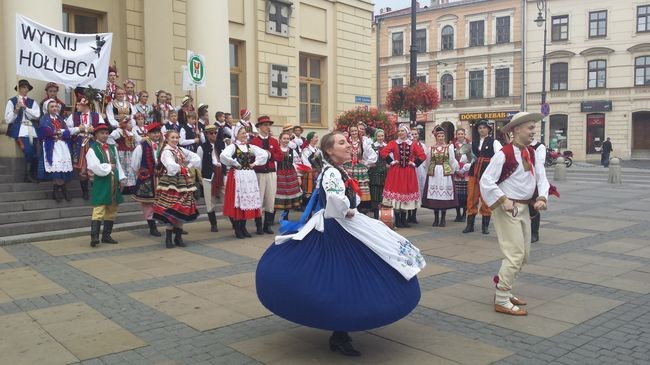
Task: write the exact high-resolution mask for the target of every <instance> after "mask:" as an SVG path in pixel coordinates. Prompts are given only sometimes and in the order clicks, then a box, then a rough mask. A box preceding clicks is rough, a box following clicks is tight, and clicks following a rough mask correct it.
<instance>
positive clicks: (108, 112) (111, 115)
mask: <svg viewBox="0 0 650 365" xmlns="http://www.w3.org/2000/svg"><path fill="white" fill-rule="evenodd" d="M106 119H108V123H110V125H112V126H113V127H114V128H117V126H118V123H117V120H115V114H114V112H113V104H108V105H106Z"/></svg>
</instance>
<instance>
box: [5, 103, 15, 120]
mask: <svg viewBox="0 0 650 365" xmlns="http://www.w3.org/2000/svg"><path fill="white" fill-rule="evenodd" d="M17 116H18V114H16V113H14V104H13V103H12V102H11V100H8V101H7V106H6V107H5V120H6V121H7V123H13V122H14V121H16V117H17Z"/></svg>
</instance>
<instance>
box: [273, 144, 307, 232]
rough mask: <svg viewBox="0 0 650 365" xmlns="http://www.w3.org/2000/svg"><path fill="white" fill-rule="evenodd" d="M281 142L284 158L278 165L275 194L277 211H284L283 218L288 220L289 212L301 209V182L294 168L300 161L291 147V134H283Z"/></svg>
mask: <svg viewBox="0 0 650 365" xmlns="http://www.w3.org/2000/svg"><path fill="white" fill-rule="evenodd" d="M279 140H280V150H281V151H282V156H283V158H282V161H279V162H278V163H277V176H278V182H277V184H278V185H277V186H278V189H277V191H276V193H275V209H282V210H284V215H283V218H284V219H286V218H287V216H288V215H289V210H291V209H294V208H300V202H301V200H302V191H301V190H300V184H301V181H300V178H299V177H298V174H297V172H296V168H295V166H294V161H300V160H299V158H298V153H297V152H296V150H294V149H292V148H290V147H289V142H290V141H291V134H290V133H289V132H282V133H281V134H280V138H279Z"/></svg>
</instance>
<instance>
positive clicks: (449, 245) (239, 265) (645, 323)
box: [0, 169, 650, 365]
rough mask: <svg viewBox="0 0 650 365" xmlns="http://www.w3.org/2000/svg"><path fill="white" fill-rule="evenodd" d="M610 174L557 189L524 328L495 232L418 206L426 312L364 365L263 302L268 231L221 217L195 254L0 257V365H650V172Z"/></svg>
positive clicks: (530, 274) (363, 345) (195, 243)
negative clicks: (507, 292) (501, 291)
mask: <svg viewBox="0 0 650 365" xmlns="http://www.w3.org/2000/svg"><path fill="white" fill-rule="evenodd" d="M603 170H605V169H603ZM550 175H551V176H552V174H550ZM598 176H600V175H598ZM602 176H603V180H602V181H603V182H602V183H601V182H598V181H594V180H597V179H598V178H593V176H592V177H591V180H589V181H581V180H570V181H568V182H563V183H557V185H558V188H559V189H560V191H561V193H562V198H561V199H555V198H553V199H552V200H551V202H550V207H551V210H550V211H548V212H545V213H543V215H542V229H541V236H542V238H541V241H540V242H539V243H536V244H534V245H533V252H532V257H531V262H530V263H529V264H528V265H527V266H526V267H525V268H524V272H523V273H522V275H521V277H520V279H519V281H518V282H517V285H516V287H515V293H516V294H518V295H519V296H521V297H524V298H526V299H527V300H528V303H529V304H528V311H529V313H530V314H529V316H527V317H521V318H513V317H508V316H505V315H500V314H497V313H495V312H494V311H493V309H492V306H491V303H492V297H493V287H492V284H491V277H492V275H494V273H495V272H496V271H497V270H498V267H499V264H500V258H501V255H500V252H499V250H498V247H497V242H496V237H495V235H494V233H491V234H489V235H482V234H480V233H474V234H467V235H465V234H461V233H460V231H461V230H462V227H463V224H462V223H454V222H448V224H447V227H445V228H432V227H430V224H431V222H432V215H431V214H430V213H429V212H426V211H425V212H422V211H420V212H419V220H420V224H419V225H417V226H414V228H410V229H402V230H401V233H403V234H404V235H405V236H407V237H409V238H410V239H411V240H412V241H413V242H414V243H415V244H416V245H417V246H418V247H420V249H421V250H422V251H423V252H424V253H425V254H426V257H427V262H428V266H427V268H426V269H425V270H424V271H423V272H422V273H421V275H420V276H419V277H420V284H421V287H422V300H421V302H420V305H419V306H418V307H417V308H416V309H415V310H414V311H413V313H411V314H410V315H409V316H408V317H407V318H405V319H403V320H401V321H399V322H397V323H395V324H392V325H390V326H387V327H384V328H379V329H376V330H372V331H368V332H364V333H354V334H353V338H354V343H355V346H356V347H357V348H358V349H359V350H361V351H362V352H363V354H364V355H363V356H362V357H361V358H355V359H349V358H344V357H342V356H340V355H337V354H334V353H331V352H330V351H329V350H328V348H327V346H326V341H327V338H328V336H329V334H328V333H326V332H324V331H318V330H313V329H309V328H305V327H301V326H297V325H295V324H293V323H289V322H287V321H284V320H282V319H280V318H278V317H276V316H273V315H271V314H270V313H269V312H268V311H266V309H265V308H263V307H262V306H261V305H260V304H259V302H258V301H257V297H256V295H255V283H254V271H255V267H256V262H257V260H258V258H259V257H260V256H261V254H262V253H263V252H264V250H265V248H266V247H267V246H268V245H269V244H270V239H271V237H270V236H268V235H267V236H264V237H259V236H258V237H254V238H253V239H249V240H246V241H241V240H236V239H234V237H232V236H233V234H232V230H231V229H230V228H229V227H228V226H229V225H228V224H227V223H226V222H224V221H220V222H219V223H220V227H221V231H220V232H219V233H216V234H214V233H210V232H209V229H208V227H207V223H205V222H197V223H193V224H190V225H188V227H187V230H188V231H190V234H189V235H188V236H187V237H186V240H187V242H188V243H189V247H187V248H186V249H180V248H177V249H173V250H166V249H164V248H163V245H162V243H161V240H160V239H153V238H151V237H150V236H148V235H147V234H146V232H144V231H132V232H119V233H116V234H114V238H116V239H117V240H119V241H120V244H118V245H101V246H100V247H99V248H97V249H91V248H90V247H88V238H87V237H80V238H71V239H65V240H57V241H49V242H36V243H31V244H18V245H14V246H6V247H2V248H0V338H1V339H2V340H1V341H0V363H1V364H67V363H81V364H194V365H196V364H252V363H277V364H283V363H293V364H303V363H373V364H376V363H384V364H389V363H390V364H392V363H400V364H418V363H422V364H472V365H474V364H488V363H496V364H648V363H650V189H648V187H647V186H648V185H646V186H645V187H643V185H642V184H639V183H638V180H639V179H643V178H645V179H647V180H646V181H648V182H650V171H648V174H647V175H638V176H637V177H636V178H635V179H636V180H637V183H636V184H630V185H626V184H623V185H618V186H613V185H608V184H606V183H605V181H606V171H603V172H602ZM569 178H570V179H571V175H570V176H569ZM294 215H296V213H294ZM449 215H450V216H451V218H450V221H451V220H453V218H454V213H453V212H450V214H449ZM249 225H250V223H249Z"/></svg>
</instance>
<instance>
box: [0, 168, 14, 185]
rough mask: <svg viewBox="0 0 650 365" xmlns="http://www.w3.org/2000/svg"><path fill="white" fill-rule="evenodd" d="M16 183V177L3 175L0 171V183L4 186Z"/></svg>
mask: <svg viewBox="0 0 650 365" xmlns="http://www.w3.org/2000/svg"><path fill="white" fill-rule="evenodd" d="M14 181H16V176H15V175H12V174H5V173H4V172H2V171H0V183H2V184H5V183H12V182H14Z"/></svg>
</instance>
